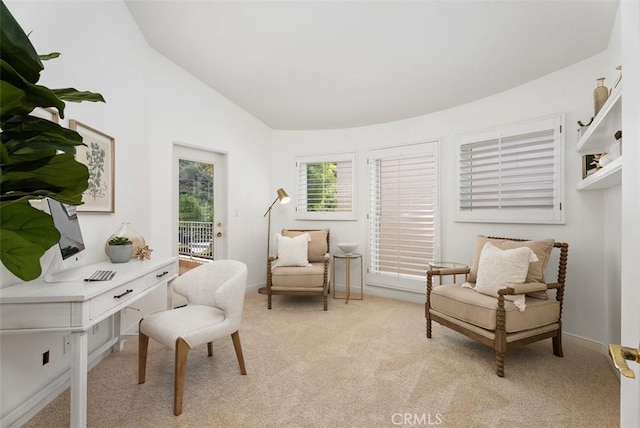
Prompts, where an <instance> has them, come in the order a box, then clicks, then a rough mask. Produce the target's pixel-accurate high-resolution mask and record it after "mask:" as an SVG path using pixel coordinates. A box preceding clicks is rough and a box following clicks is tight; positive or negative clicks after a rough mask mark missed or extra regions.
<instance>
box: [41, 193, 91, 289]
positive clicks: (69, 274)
mask: <svg viewBox="0 0 640 428" xmlns="http://www.w3.org/2000/svg"><path fill="white" fill-rule="evenodd" d="M45 210H46V211H47V212H48V213H49V214H50V215H51V218H52V219H53V224H54V226H55V227H56V229H58V232H60V240H59V241H58V244H57V245H56V248H55V251H54V258H53V261H52V262H51V265H50V267H49V269H48V270H47V273H46V274H45V281H47V282H65V281H76V280H80V279H82V272H80V271H77V269H78V268H79V267H81V266H82V258H83V255H84V250H85V245H84V240H83V238H82V231H81V229H80V222H79V221H78V214H77V213H76V207H75V206H73V205H67V204H63V203H60V202H58V201H56V200H55V199H51V198H46V199H45Z"/></svg>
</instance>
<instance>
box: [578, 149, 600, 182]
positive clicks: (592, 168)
mask: <svg viewBox="0 0 640 428" xmlns="http://www.w3.org/2000/svg"><path fill="white" fill-rule="evenodd" d="M595 160H596V155H595V154H589V155H583V156H582V179H583V180H584V179H585V178H587V176H589V175H591V174H593V173H594V172H596V171H597V170H598V169H599V168H598V166H597V165H593V163H594V161H595Z"/></svg>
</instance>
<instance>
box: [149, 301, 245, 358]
mask: <svg viewBox="0 0 640 428" xmlns="http://www.w3.org/2000/svg"><path fill="white" fill-rule="evenodd" d="M224 321H225V314H224V311H223V310H222V309H218V308H214V307H211V306H204V305H187V306H183V307H181V308H176V309H171V310H167V311H160V312H156V313H153V314H150V315H147V316H146V317H144V318H143V319H142V322H141V323H140V332H141V333H143V334H145V335H147V336H149V337H150V338H152V339H154V340H157V341H158V342H160V343H162V344H163V345H165V346H168V347H170V348H175V344H176V339H177V338H178V337H182V338H183V339H184V340H185V341H186V342H187V344H188V345H189V346H190V347H191V348H194V347H196V346H200V345H202V344H205V343H208V342H211V341H212V340H214V339H216V338H218V337H222V336H224V335H227V334H231V333H233V331H225V326H226V324H227V323H224Z"/></svg>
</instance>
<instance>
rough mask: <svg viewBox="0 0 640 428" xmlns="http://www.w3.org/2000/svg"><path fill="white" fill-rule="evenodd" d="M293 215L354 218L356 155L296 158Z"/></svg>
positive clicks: (310, 218) (328, 218)
mask: <svg viewBox="0 0 640 428" xmlns="http://www.w3.org/2000/svg"><path fill="white" fill-rule="evenodd" d="M296 195H297V201H296V218H297V219H305V220H314V219H318V220H320V219H322V220H354V219H355V218H356V212H355V154H353V153H344V154H337V155H322V156H305V157H299V158H297V159H296Z"/></svg>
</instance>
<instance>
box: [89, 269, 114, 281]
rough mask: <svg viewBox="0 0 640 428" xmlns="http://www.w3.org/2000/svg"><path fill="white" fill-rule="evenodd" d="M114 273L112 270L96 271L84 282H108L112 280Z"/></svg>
mask: <svg viewBox="0 0 640 428" xmlns="http://www.w3.org/2000/svg"><path fill="white" fill-rule="evenodd" d="M115 274H116V272H115V271H113V270H97V271H95V272H94V273H92V274H91V276H89V277H87V278H85V279H84V280H85V281H109V280H111V279H113V277H114V276H115Z"/></svg>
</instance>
